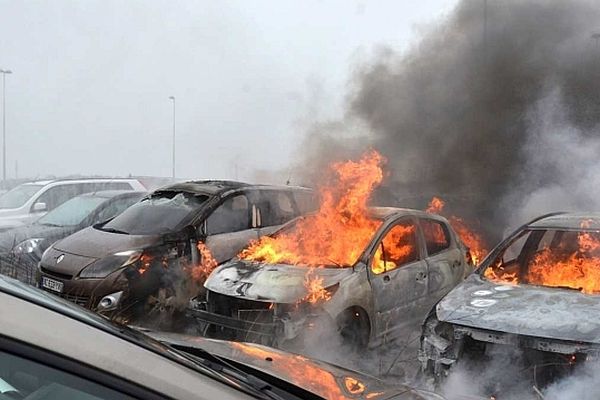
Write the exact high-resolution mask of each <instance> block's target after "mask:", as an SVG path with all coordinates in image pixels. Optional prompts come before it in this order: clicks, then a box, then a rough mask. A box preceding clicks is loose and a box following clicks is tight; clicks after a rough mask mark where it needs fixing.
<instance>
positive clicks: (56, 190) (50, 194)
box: [35, 184, 83, 211]
mask: <svg viewBox="0 0 600 400" xmlns="http://www.w3.org/2000/svg"><path fill="white" fill-rule="evenodd" d="M82 193H83V192H81V187H78V186H77V185H75V184H67V185H58V186H53V187H51V188H49V189H48V190H46V191H45V192H44V193H42V194H41V195H40V197H38V198H37V199H36V201H35V202H36V203H44V204H46V210H48V211H50V210H54V209H55V208H56V207H58V206H60V205H61V204H62V203H64V202H65V201H67V200H69V199H72V198H73V197H75V196H78V195H80V194H82Z"/></svg>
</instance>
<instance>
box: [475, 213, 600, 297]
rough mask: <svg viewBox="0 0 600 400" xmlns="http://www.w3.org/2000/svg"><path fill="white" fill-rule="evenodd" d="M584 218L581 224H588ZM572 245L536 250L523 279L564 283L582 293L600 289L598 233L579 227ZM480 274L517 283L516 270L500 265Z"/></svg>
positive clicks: (560, 244) (533, 282) (565, 242)
mask: <svg viewBox="0 0 600 400" xmlns="http://www.w3.org/2000/svg"><path fill="white" fill-rule="evenodd" d="M588 227H589V224H588V222H587V221H584V222H583V223H582V224H581V228H582V229H585V228H588ZM576 244H577V247H578V248H576V249H570V248H569V245H568V242H567V241H564V242H562V243H559V244H558V245H557V246H555V247H553V248H549V247H548V246H545V247H543V248H542V249H541V250H539V251H538V252H537V253H536V254H535V255H534V256H533V258H532V259H531V261H530V262H529V265H528V266H527V267H528V268H527V272H526V275H525V277H524V279H523V280H524V281H525V282H526V283H530V284H533V285H543V286H550V287H566V288H571V289H577V290H581V291H582V292H583V293H588V294H592V293H598V292H600V233H599V232H591V231H582V232H578V233H577V239H576ZM484 276H485V277H486V278H488V279H491V280H494V281H500V282H505V283H513V284H516V283H519V281H520V279H519V276H518V275H517V272H514V271H510V272H509V271H504V270H503V269H502V266H501V265H496V266H491V267H490V268H488V269H486V271H485V273H484Z"/></svg>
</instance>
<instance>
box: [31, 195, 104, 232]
mask: <svg viewBox="0 0 600 400" xmlns="http://www.w3.org/2000/svg"><path fill="white" fill-rule="evenodd" d="M106 200H107V199H106V198H105V197H97V196H81V197H75V198H73V199H71V200H68V201H66V202H65V203H63V204H61V205H60V206H58V207H56V208H55V209H54V210H52V211H50V212H49V213H48V214H46V215H44V216H43V217H42V218H40V219H39V220H38V221H37V223H38V224H41V225H51V226H76V225H79V224H80V223H82V222H83V220H84V219H85V218H87V217H88V216H89V215H90V214H91V213H92V212H93V211H94V210H95V209H96V208H97V207H98V206H99V205H100V204H102V203H103V202H105V201H106Z"/></svg>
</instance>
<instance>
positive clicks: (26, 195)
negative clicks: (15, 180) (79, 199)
mask: <svg viewBox="0 0 600 400" xmlns="http://www.w3.org/2000/svg"><path fill="white" fill-rule="evenodd" d="M101 190H135V191H146V188H145V187H144V185H142V184H141V183H140V182H139V181H138V180H137V179H110V178H107V179H67V180H64V179H63V180H50V181H37V182H28V183H24V184H22V185H19V186H17V187H15V188H14V189H12V190H9V191H8V192H6V193H4V194H2V195H0V231H4V230H6V229H10V228H14V227H17V226H21V225H26V224H28V223H30V222H33V221H35V220H36V219H38V218H40V217H41V216H42V215H44V214H45V213H46V212H48V211H50V210H53V209H54V208H56V207H58V206H59V205H61V204H62V203H64V202H65V201H67V200H69V199H72V198H73V197H76V196H79V195H80V194H84V193H90V192H97V191H101Z"/></svg>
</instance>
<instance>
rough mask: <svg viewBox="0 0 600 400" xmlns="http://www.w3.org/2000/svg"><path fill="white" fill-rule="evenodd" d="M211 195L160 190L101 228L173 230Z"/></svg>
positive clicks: (149, 231) (136, 231) (137, 232)
mask: <svg viewBox="0 0 600 400" xmlns="http://www.w3.org/2000/svg"><path fill="white" fill-rule="evenodd" d="M207 199H208V196H205V195H200V196H198V195H193V194H190V193H182V192H158V193H155V194H154V195H152V196H150V197H149V198H145V199H143V200H142V201H140V202H139V203H136V204H134V205H133V206H131V207H129V208H128V209H127V210H125V211H124V212H123V213H122V214H120V215H119V216H117V217H116V218H114V219H113V220H111V221H110V222H108V223H107V224H105V225H104V226H102V227H99V229H101V230H104V231H109V232H110V231H112V232H118V233H126V234H131V235H160V234H164V233H168V232H173V231H175V230H177V228H178V227H179V226H180V225H181V224H182V223H184V222H185V221H186V220H187V219H188V218H190V217H191V216H193V215H195V214H196V213H197V212H198V211H199V210H200V208H201V207H202V205H203V204H204V203H205V202H206V200H207Z"/></svg>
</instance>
